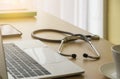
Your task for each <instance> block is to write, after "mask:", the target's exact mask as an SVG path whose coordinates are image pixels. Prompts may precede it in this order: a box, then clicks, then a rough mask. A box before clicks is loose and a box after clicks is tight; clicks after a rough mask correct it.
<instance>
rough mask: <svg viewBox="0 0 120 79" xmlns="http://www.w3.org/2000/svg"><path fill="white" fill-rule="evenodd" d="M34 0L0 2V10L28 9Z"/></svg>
mask: <svg viewBox="0 0 120 79" xmlns="http://www.w3.org/2000/svg"><path fill="white" fill-rule="evenodd" d="M31 3H32V0H0V10H23V9H28V8H29V7H30V5H31Z"/></svg>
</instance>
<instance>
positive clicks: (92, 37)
mask: <svg viewBox="0 0 120 79" xmlns="http://www.w3.org/2000/svg"><path fill="white" fill-rule="evenodd" d="M45 31H47V32H58V33H63V34H67V35H68V36H66V37H64V38H63V39H62V40H54V39H47V38H41V37H39V36H37V34H38V33H41V32H45ZM31 36H32V37H33V38H35V39H39V40H42V41H47V42H57V43H60V46H59V48H58V53H59V54H60V55H63V56H67V57H72V58H74V59H75V58H76V57H77V55H76V54H70V55H68V54H64V53H62V49H63V46H64V43H66V42H70V41H75V40H78V39H81V40H84V41H85V42H87V43H88V44H89V45H90V47H91V48H92V49H93V50H94V51H95V53H96V56H91V55H88V54H87V53H84V54H83V57H84V58H91V59H95V60H97V59H100V53H99V52H98V50H97V49H96V48H95V47H94V45H93V44H92V42H91V41H90V40H99V36H97V35H83V34H73V33H71V32H66V31H61V30H56V29H39V30H35V31H33V32H32V33H31Z"/></svg>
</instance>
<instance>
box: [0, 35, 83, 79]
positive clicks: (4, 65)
mask: <svg viewBox="0 0 120 79" xmlns="http://www.w3.org/2000/svg"><path fill="white" fill-rule="evenodd" d="M83 72H84V69H83V68H81V67H80V66H78V65H76V64H74V63H73V62H71V61H70V60H69V59H67V58H66V57H64V56H61V55H60V54H58V53H57V51H56V50H54V49H53V48H51V47H49V46H47V45H45V44H44V43H43V42H41V41H39V40H29V41H28V40H27V41H25V40H24V41H16V42H12V43H8V42H7V43H4V44H3V41H2V38H1V33H0V79H41V78H57V77H65V76H72V75H78V74H81V73H83Z"/></svg>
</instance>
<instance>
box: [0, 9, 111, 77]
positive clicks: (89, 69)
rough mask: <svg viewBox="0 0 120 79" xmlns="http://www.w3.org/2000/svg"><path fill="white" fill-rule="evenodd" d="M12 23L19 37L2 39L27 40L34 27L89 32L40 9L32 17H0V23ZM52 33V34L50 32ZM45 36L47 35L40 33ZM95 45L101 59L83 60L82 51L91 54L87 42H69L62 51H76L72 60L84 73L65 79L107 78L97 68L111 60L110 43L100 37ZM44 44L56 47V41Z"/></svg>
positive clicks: (60, 36)
mask: <svg viewBox="0 0 120 79" xmlns="http://www.w3.org/2000/svg"><path fill="white" fill-rule="evenodd" d="M1 23H2V24H12V25H13V26H14V27H16V28H17V29H19V30H20V31H21V32H22V33H23V35H22V36H21V37H8V38H4V41H15V40H29V39H32V38H31V32H32V31H33V30H35V29H43V28H51V29H59V30H64V31H68V32H73V33H82V34H89V33H88V32H86V31H84V30H82V29H80V28H78V27H75V26H73V25H72V24H69V23H67V22H65V21H63V20H60V19H58V18H57V17H55V16H52V15H50V14H48V13H45V12H43V11H40V12H39V14H38V16H37V17H35V18H33V17H30V18H19V19H0V24H1ZM51 35H52V34H51ZM41 36H47V35H41ZM53 36H54V38H62V37H63V36H62V35H53ZM92 42H93V44H94V45H95V47H96V48H97V49H98V51H99V52H100V54H101V59H100V60H97V61H90V60H85V59H84V58H83V57H82V54H83V53H85V52H86V53H88V54H92V50H91V48H90V47H89V46H88V44H87V43H85V42H83V41H81V42H77V43H69V44H68V45H67V46H66V47H65V50H64V51H63V52H64V53H68V54H71V53H76V54H77V55H78V57H77V59H76V60H72V59H70V60H71V61H73V62H74V63H75V64H77V65H79V66H81V67H83V68H84V69H85V73H84V74H82V75H80V76H73V77H67V78H65V79H108V78H107V77H105V76H104V75H103V74H101V72H100V70H99V68H100V66H101V65H102V64H105V63H109V62H112V61H113V59H112V53H111V50H110V49H111V46H112V44H111V43H110V42H108V41H106V40H104V39H100V40H97V41H92ZM44 43H45V44H47V45H49V46H51V47H53V48H54V49H57V48H58V46H59V44H58V43H49V42H44Z"/></svg>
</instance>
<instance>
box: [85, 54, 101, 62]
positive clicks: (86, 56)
mask: <svg viewBox="0 0 120 79" xmlns="http://www.w3.org/2000/svg"><path fill="white" fill-rule="evenodd" d="M83 57H84V58H91V59H95V60H97V59H99V58H100V57H99V56H98V57H93V56H89V55H88V54H86V53H84V54H83Z"/></svg>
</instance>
